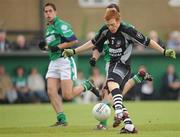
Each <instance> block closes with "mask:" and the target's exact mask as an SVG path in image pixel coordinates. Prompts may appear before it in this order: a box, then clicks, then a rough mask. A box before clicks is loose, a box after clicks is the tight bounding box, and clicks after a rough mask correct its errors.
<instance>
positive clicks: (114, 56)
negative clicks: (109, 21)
mask: <svg viewBox="0 0 180 137" xmlns="http://www.w3.org/2000/svg"><path fill="white" fill-rule="evenodd" d="M106 40H107V41H108V42H109V55H110V58H111V60H110V62H111V63H113V62H117V61H120V62H121V63H123V64H126V65H129V59H130V55H131V52H132V47H133V45H134V44H135V43H138V44H140V45H144V46H148V45H149V43H150V39H149V38H148V37H145V36H144V35H143V34H142V33H140V32H139V31H137V30H136V29H135V28H134V27H132V26H130V25H127V24H125V23H121V24H120V26H119V28H118V30H117V32H116V33H111V32H110V30H109V29H108V27H107V26H106V25H104V26H103V27H101V29H100V30H99V32H98V34H97V35H96V36H95V37H94V39H92V43H93V44H94V45H95V46H96V47H97V48H98V50H99V51H100V52H101V51H102V50H103V45H104V42H105V41H106Z"/></svg>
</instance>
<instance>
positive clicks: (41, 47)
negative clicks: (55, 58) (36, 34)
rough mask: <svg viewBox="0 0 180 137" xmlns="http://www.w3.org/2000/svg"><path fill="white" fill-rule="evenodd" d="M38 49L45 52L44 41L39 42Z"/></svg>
mask: <svg viewBox="0 0 180 137" xmlns="http://www.w3.org/2000/svg"><path fill="white" fill-rule="evenodd" d="M38 46H39V48H40V49H41V50H46V48H45V47H46V42H45V41H40V42H39V44H38Z"/></svg>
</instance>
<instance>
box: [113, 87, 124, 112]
mask: <svg viewBox="0 0 180 137" xmlns="http://www.w3.org/2000/svg"><path fill="white" fill-rule="evenodd" d="M111 94H112V97H113V104H114V106H115V110H117V109H122V99H123V97H122V95H121V94H120V89H119V88H116V89H113V90H112V91H111Z"/></svg>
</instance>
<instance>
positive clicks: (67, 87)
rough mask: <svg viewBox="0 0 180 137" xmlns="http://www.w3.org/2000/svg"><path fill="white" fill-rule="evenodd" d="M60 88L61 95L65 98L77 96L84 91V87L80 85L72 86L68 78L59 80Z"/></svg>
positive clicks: (69, 98)
mask: <svg viewBox="0 0 180 137" xmlns="http://www.w3.org/2000/svg"><path fill="white" fill-rule="evenodd" d="M61 89H62V94H63V97H64V98H65V99H67V100H71V99H72V98H73V97H75V96H78V95H79V94H80V93H82V92H83V91H84V87H83V86H82V85H79V86H76V87H74V88H73V81H72V80H70V79H69V80H61Z"/></svg>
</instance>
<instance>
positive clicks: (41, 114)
mask: <svg viewBox="0 0 180 137" xmlns="http://www.w3.org/2000/svg"><path fill="white" fill-rule="evenodd" d="M125 105H126V106H127V108H128V110H129V113H130V115H131V118H132V120H133V121H134V124H135V125H136V127H137V128H138V130H139V133H138V134H136V135H122V134H119V129H120V128H121V127H122V126H123V124H122V125H121V127H119V128H116V129H113V128H112V126H111V125H112V120H113V116H112V117H111V118H110V120H109V129H108V130H106V131H96V130H93V128H94V127H95V125H96V124H97V121H96V120H95V119H94V118H93V116H92V114H91V109H92V107H93V105H80V104H65V105H64V109H65V112H66V113H67V116H68V122H69V126H68V127H61V128H49V127H48V126H49V125H51V124H53V123H54V122H55V120H56V117H55V113H54V111H53V109H52V107H51V106H50V105H49V104H42V105H40V104H31V105H1V106H0V137H118V136H120V137H124V136H135V137H180V102H125Z"/></svg>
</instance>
